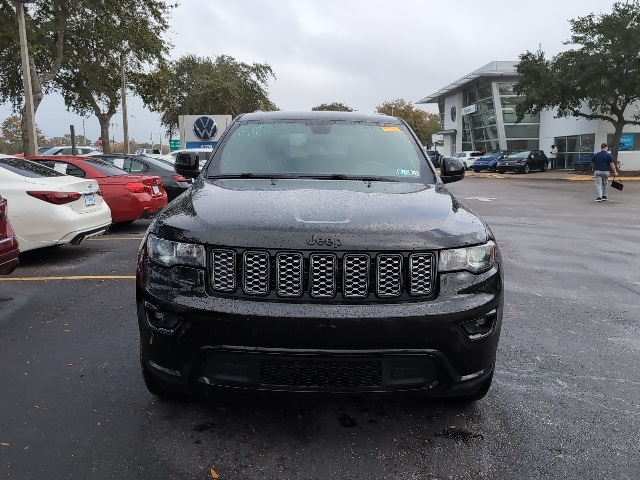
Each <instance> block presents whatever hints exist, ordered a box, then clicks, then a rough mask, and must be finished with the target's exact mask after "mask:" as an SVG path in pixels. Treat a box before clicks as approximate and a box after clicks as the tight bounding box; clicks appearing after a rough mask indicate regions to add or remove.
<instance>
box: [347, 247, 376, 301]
mask: <svg viewBox="0 0 640 480" xmlns="http://www.w3.org/2000/svg"><path fill="white" fill-rule="evenodd" d="M369 263H370V261H369V256H368V255H345V256H344V259H343V261H342V265H343V276H342V294H343V295H344V297H345V298H366V297H368V296H369Z"/></svg>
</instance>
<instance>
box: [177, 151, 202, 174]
mask: <svg viewBox="0 0 640 480" xmlns="http://www.w3.org/2000/svg"><path fill="white" fill-rule="evenodd" d="M198 164H199V159H198V154H196V153H193V152H191V153H187V152H183V153H179V154H178V155H177V156H176V163H175V165H174V169H175V171H176V173H177V174H178V175H182V176H183V177H187V178H196V177H197V176H198V175H200V170H199V169H198V166H199V165H198Z"/></svg>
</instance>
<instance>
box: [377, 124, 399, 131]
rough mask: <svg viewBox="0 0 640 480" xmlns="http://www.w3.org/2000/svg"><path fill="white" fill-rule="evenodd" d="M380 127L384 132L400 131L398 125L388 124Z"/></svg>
mask: <svg viewBox="0 0 640 480" xmlns="http://www.w3.org/2000/svg"><path fill="white" fill-rule="evenodd" d="M380 128H382V130H384V131H385V132H399V131H400V127H396V126H391V125H390V126H388V127H380Z"/></svg>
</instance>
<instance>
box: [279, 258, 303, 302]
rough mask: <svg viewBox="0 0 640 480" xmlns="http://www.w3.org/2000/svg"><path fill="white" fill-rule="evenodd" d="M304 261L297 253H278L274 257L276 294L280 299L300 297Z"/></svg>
mask: <svg viewBox="0 0 640 480" xmlns="http://www.w3.org/2000/svg"><path fill="white" fill-rule="evenodd" d="M303 271H304V261H303V258H302V255H301V254H299V253H278V255H277V257H276V293H277V294H278V295H279V296H281V297H301V296H302V275H303Z"/></svg>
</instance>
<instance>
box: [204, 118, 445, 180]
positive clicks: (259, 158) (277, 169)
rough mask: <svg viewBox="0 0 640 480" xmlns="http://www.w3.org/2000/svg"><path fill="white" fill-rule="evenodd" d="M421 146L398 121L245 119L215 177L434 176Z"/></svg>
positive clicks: (220, 152)
mask: <svg viewBox="0 0 640 480" xmlns="http://www.w3.org/2000/svg"><path fill="white" fill-rule="evenodd" d="M421 150H422V148H421V146H420V145H419V144H418V143H417V142H415V141H414V140H413V137H412V136H411V135H410V133H409V132H408V131H407V130H405V129H404V127H403V126H399V125H384V124H377V123H375V124H374V123H365V122H347V121H332V122H330V123H329V122H327V121H326V120H325V119H323V120H318V121H315V120H300V121H277V122H264V121H249V122H244V123H243V122H240V123H239V124H237V126H236V127H235V128H234V129H233V130H232V131H231V132H230V133H229V135H228V136H227V138H226V140H225V142H224V143H223V144H222V145H220V146H219V148H218V149H217V150H216V151H215V153H214V160H213V161H212V162H211V163H210V165H209V167H208V174H209V175H210V176H225V175H243V174H250V175H245V176H257V177H259V176H269V175H272V176H278V177H318V176H320V177H324V176H329V177H331V176H333V177H335V178H351V177H372V176H375V177H384V178H388V179H389V180H394V181H404V180H413V181H418V180H419V179H420V177H421V176H422V175H431V177H430V181H435V178H434V177H433V173H432V172H431V170H430V168H429V166H428V163H427V162H426V160H425V157H424V155H423V154H422V152H421Z"/></svg>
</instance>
